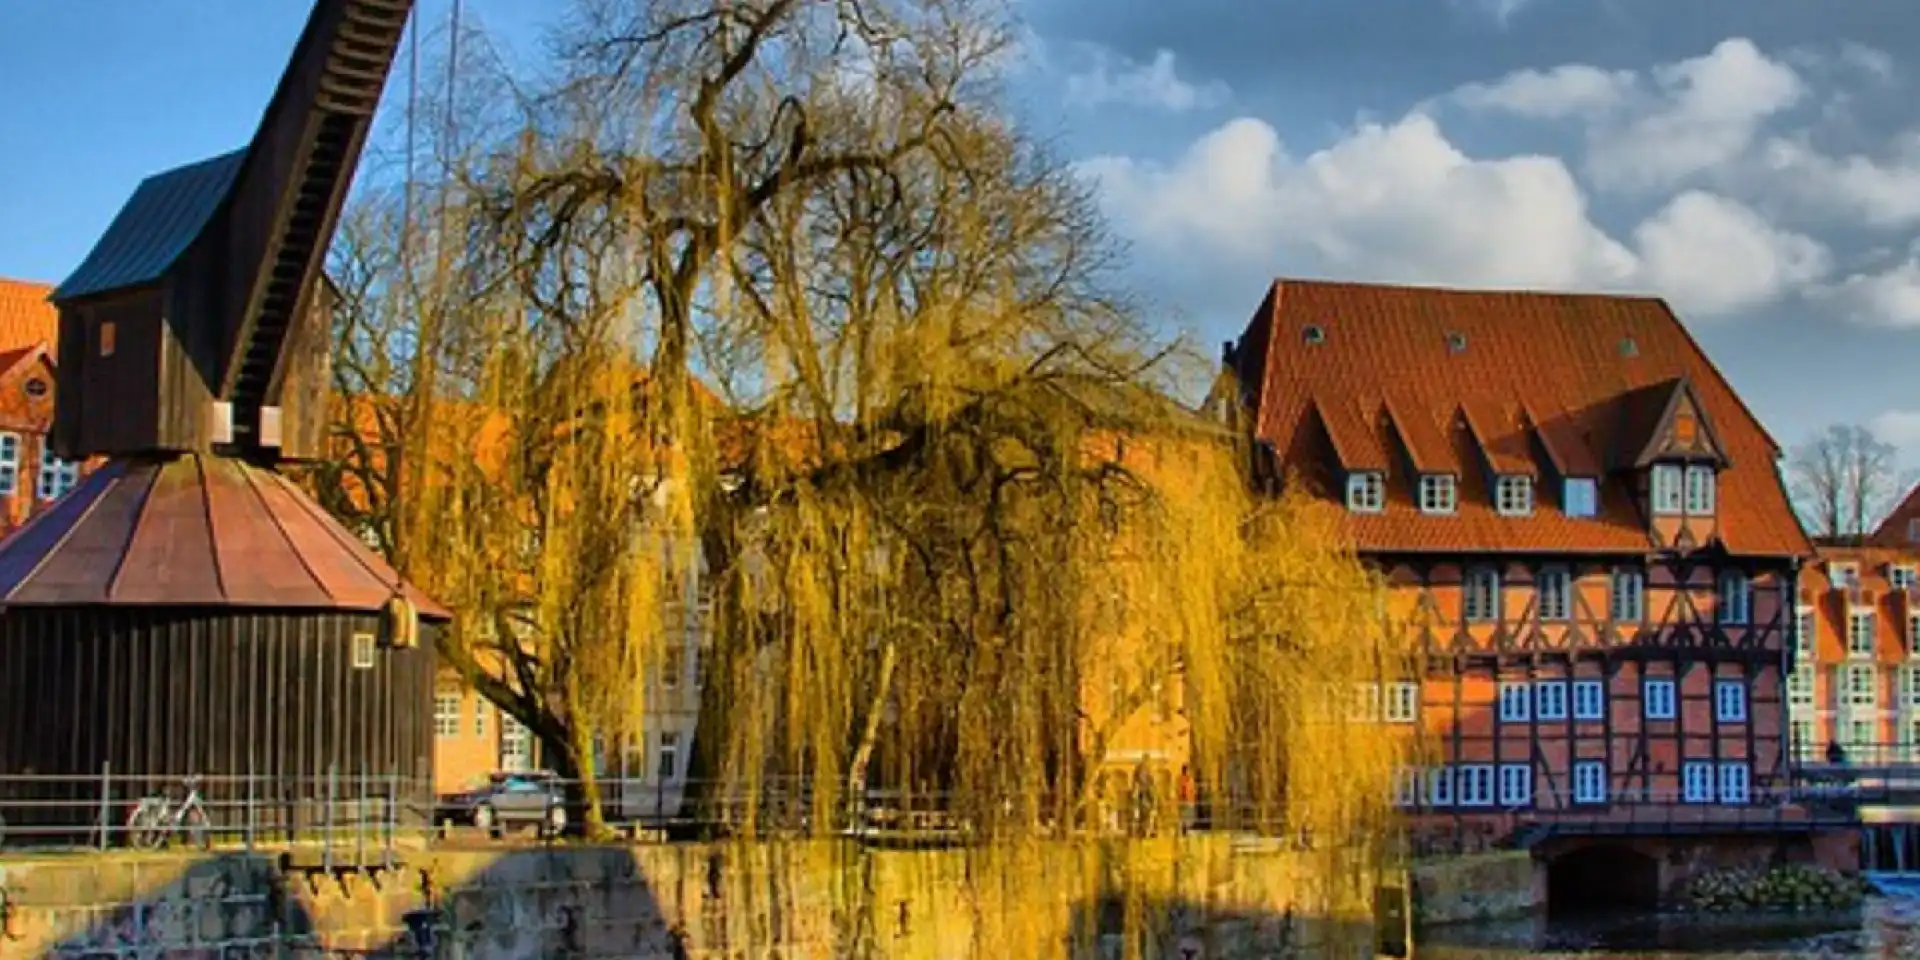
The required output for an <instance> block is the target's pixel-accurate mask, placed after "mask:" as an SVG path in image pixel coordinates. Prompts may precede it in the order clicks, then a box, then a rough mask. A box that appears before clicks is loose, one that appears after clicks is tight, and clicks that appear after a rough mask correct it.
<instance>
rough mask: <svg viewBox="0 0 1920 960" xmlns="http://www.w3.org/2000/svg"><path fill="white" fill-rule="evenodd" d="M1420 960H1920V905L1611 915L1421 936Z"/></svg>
mask: <svg viewBox="0 0 1920 960" xmlns="http://www.w3.org/2000/svg"><path fill="white" fill-rule="evenodd" d="M1417 957H1418V958H1419V960H1482V958H1484V960H1494V958H1500V960H1515V958H1519V957H1590V958H1596V960H1598V958H1612V960H1657V958H1658V960H1664V958H1672V960H1761V958H1766V960H1773V958H1788V957H1812V958H1833V960H1852V958H1865V957H1871V958H1874V960H1891V958H1895V957H1899V958H1920V899H1914V898H1908V897H1871V898H1869V899H1868V900H1867V902H1866V904H1865V905H1864V906H1863V907H1862V908H1861V909H1860V910H1857V911H1852V912H1850V913H1846V914H1840V915H1831V916H1817V917H1808V916H1783V915H1766V916H1757V917H1756V916H1743V917H1716V916H1612V917H1593V918H1584V919H1578V920H1573V919H1560V918H1556V919H1553V920H1537V921H1522V922H1517V923H1510V924H1475V925H1473V926H1472V927H1461V928H1451V927H1449V928H1441V929H1438V930H1425V931H1421V935H1420V937H1419V950H1418V953H1417Z"/></svg>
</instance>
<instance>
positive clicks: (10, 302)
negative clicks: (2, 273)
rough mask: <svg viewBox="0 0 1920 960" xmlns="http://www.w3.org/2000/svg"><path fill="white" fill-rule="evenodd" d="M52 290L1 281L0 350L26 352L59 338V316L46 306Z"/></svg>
mask: <svg viewBox="0 0 1920 960" xmlns="http://www.w3.org/2000/svg"><path fill="white" fill-rule="evenodd" d="M52 292H53V287H51V286H49V285H47V284H44V283H33V282H30V281H26V280H8V279H6V278H4V277H0V350H8V351H11V350H24V349H26V348H28V347H31V346H33V345H35V344H40V343H44V344H46V345H47V346H48V347H50V348H51V347H55V346H57V345H58V343H59V338H60V314H59V313H58V312H56V311H55V310H54V309H53V304H51V303H49V302H47V295H48V294H50V293H52Z"/></svg>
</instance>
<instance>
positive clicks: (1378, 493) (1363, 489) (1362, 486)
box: [1347, 470, 1387, 513]
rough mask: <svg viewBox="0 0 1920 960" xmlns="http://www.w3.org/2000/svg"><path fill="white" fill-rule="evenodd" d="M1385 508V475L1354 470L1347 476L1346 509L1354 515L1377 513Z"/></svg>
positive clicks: (1378, 472)
mask: <svg viewBox="0 0 1920 960" xmlns="http://www.w3.org/2000/svg"><path fill="white" fill-rule="evenodd" d="M1386 508H1387V475H1386V474H1384V473H1381V472H1380V471H1378V470H1356V471H1354V472H1353V473H1349V474H1347V509H1348V510H1352V511H1353V512H1354V513H1379V512H1380V511H1382V510H1385V509H1386Z"/></svg>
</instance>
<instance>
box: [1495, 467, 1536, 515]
mask: <svg viewBox="0 0 1920 960" xmlns="http://www.w3.org/2000/svg"><path fill="white" fill-rule="evenodd" d="M1493 505H1494V509H1496V510H1498V511H1500V514H1501V515H1502V516H1507V517H1524V516H1526V515H1527V514H1530V513H1532V512H1533V478H1532V477H1528V476H1522V475H1520V474H1513V473H1509V474H1506V475H1504V476H1502V477H1501V478H1500V479H1499V481H1498V482H1497V483H1495V484H1494V488H1493Z"/></svg>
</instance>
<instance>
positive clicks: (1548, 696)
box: [1533, 680, 1567, 720]
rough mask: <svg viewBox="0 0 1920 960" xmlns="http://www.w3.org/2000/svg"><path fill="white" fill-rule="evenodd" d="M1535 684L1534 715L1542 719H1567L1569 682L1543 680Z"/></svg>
mask: <svg viewBox="0 0 1920 960" xmlns="http://www.w3.org/2000/svg"><path fill="white" fill-rule="evenodd" d="M1533 686H1534V699H1535V700H1536V701H1538V702H1537V703H1535V704H1534V708H1533V712H1534V716H1536V717H1539V718H1540V719H1542V720H1565V719H1566V718H1567V682H1566V681H1565V680H1542V681H1540V682H1538V683H1536V684H1534V685H1533Z"/></svg>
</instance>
